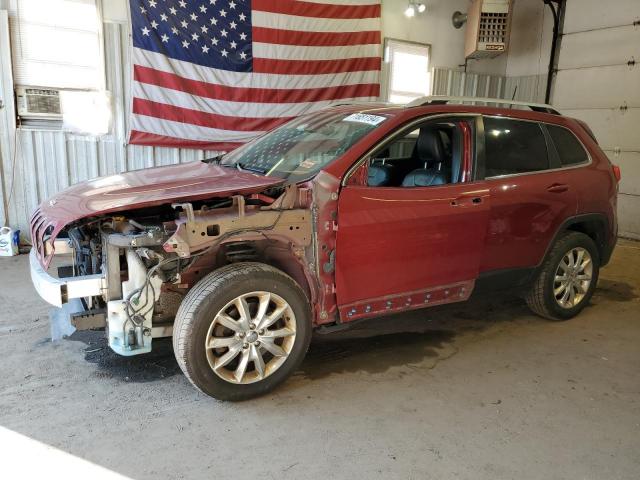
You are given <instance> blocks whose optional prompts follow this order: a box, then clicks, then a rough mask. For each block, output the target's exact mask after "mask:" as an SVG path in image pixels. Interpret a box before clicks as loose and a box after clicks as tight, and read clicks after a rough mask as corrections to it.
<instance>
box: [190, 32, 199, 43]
mask: <svg viewBox="0 0 640 480" xmlns="http://www.w3.org/2000/svg"><path fill="white" fill-rule="evenodd" d="M199 38H200V35H198V34H197V33H192V34H191V39H192V40H193V41H194V42H197V41H198V39H199Z"/></svg>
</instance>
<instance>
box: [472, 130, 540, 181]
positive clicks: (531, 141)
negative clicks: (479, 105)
mask: <svg viewBox="0 0 640 480" xmlns="http://www.w3.org/2000/svg"><path fill="white" fill-rule="evenodd" d="M484 138H485V159H486V160H485V177H487V178H488V177H498V176H502V175H513V174H518V173H528V172H536V171H540V170H547V169H548V168H549V157H548V155H547V144H546V141H545V138H544V134H543V133H542V129H541V128H540V125H539V124H537V123H535V122H526V121H520V120H512V119H509V118H494V117H485V118H484Z"/></svg>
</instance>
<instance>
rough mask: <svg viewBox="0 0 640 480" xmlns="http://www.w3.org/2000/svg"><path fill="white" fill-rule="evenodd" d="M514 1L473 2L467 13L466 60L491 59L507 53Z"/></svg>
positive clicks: (477, 0)
mask: <svg viewBox="0 0 640 480" xmlns="http://www.w3.org/2000/svg"><path fill="white" fill-rule="evenodd" d="M511 3H512V0H473V1H472V3H471V6H470V7H469V11H468V13H467V31H466V38H465V44H464V55H465V57H466V58H491V57H496V56H498V55H500V54H501V53H504V52H506V51H507V48H508V46H509V32H510V30H511V12H512V5H511Z"/></svg>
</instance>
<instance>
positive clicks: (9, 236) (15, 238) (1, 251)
mask: <svg viewBox="0 0 640 480" xmlns="http://www.w3.org/2000/svg"><path fill="white" fill-rule="evenodd" d="M19 243H20V230H13V229H12V228H9V227H2V228H0V257H13V256H14V255H18V253H19V250H18V245H19Z"/></svg>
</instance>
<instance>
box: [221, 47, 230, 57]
mask: <svg viewBox="0 0 640 480" xmlns="http://www.w3.org/2000/svg"><path fill="white" fill-rule="evenodd" d="M220 54H221V55H222V56H223V57H226V56H227V55H229V52H227V51H226V50H225V49H224V48H223V49H222V51H221V52H220Z"/></svg>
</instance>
